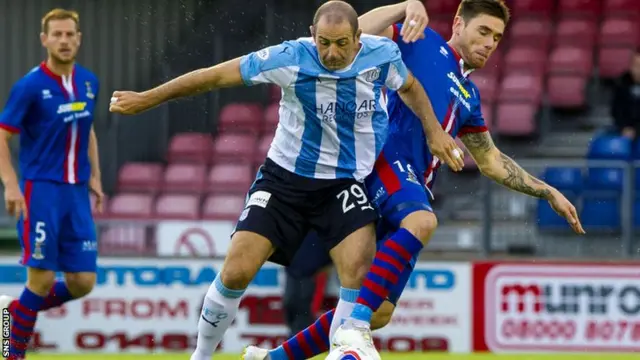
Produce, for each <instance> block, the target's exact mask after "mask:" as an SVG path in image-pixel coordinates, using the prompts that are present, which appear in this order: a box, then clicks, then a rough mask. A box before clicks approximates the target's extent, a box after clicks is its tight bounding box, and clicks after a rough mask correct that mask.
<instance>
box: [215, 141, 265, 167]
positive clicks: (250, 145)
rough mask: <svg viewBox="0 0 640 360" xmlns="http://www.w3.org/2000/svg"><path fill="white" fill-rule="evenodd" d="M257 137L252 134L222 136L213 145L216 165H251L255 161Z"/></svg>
mask: <svg viewBox="0 0 640 360" xmlns="http://www.w3.org/2000/svg"><path fill="white" fill-rule="evenodd" d="M255 148H256V137H255V136H253V135H250V134H220V135H218V137H217V138H216V139H215V142H214V145H213V158H212V161H213V162H215V163H220V162H232V163H247V164H248V163H251V162H253V159H254V154H255V151H254V150H255Z"/></svg>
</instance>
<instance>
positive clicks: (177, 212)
mask: <svg viewBox="0 0 640 360" xmlns="http://www.w3.org/2000/svg"><path fill="white" fill-rule="evenodd" d="M154 213H155V217H156V218H160V219H171V220H197V219H199V218H200V196H198V195H186V194H185V195H178V194H164V195H160V196H159V197H158V200H157V201H156V206H155V212H154Z"/></svg>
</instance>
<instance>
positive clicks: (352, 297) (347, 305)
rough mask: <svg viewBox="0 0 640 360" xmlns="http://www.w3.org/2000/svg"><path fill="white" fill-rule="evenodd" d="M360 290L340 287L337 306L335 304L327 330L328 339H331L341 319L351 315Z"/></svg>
mask: <svg viewBox="0 0 640 360" xmlns="http://www.w3.org/2000/svg"><path fill="white" fill-rule="evenodd" d="M359 293H360V290H356V289H347V288H343V287H341V288H340V300H339V301H338V306H336V312H335V313H334V314H333V320H332V321H331V330H330V331H329V340H333V334H335V333H336V330H338V328H339V327H340V325H342V323H343V321H344V320H345V319H346V318H348V317H349V316H351V312H352V311H353V308H354V306H355V305H356V300H357V299H358V294H359Z"/></svg>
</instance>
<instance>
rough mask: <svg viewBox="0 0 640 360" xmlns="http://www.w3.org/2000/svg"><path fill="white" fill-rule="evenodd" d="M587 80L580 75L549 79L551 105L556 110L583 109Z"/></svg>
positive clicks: (585, 100)
mask: <svg viewBox="0 0 640 360" xmlns="http://www.w3.org/2000/svg"><path fill="white" fill-rule="evenodd" d="M586 87H587V78H586V77H584V76H580V75H568V76H567V75H552V76H550V77H549V78H548V79H547V96H548V98H549V104H550V105H551V106H552V107H555V108H583V107H584V106H585V105H586V104H587V99H586Z"/></svg>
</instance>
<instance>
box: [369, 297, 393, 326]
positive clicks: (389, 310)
mask: <svg viewBox="0 0 640 360" xmlns="http://www.w3.org/2000/svg"><path fill="white" fill-rule="evenodd" d="M394 309H395V307H394V306H393V305H392V304H391V303H390V302H388V301H385V302H384V303H383V304H382V306H380V308H379V309H378V311H376V312H375V313H373V317H372V318H371V330H377V329H382V328H383V327H385V326H387V325H388V324H389V323H390V322H391V317H392V316H393V310H394Z"/></svg>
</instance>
